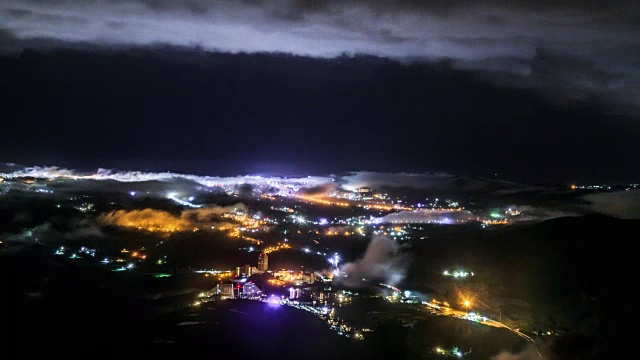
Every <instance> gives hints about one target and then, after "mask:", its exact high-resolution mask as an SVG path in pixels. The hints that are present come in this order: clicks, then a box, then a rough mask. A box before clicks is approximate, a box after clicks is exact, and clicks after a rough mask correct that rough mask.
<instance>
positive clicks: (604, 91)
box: [0, 0, 640, 106]
mask: <svg viewBox="0 0 640 360" xmlns="http://www.w3.org/2000/svg"><path fill="white" fill-rule="evenodd" d="M639 4H640V3H638V2H637V1H623V0H618V1H606V2H603V1H598V2H594V1H577V0H560V1H551V0H549V1H524V0H520V1H506V0H505V1H499V0H494V1H489V0H486V1H475V0H473V1H472V0H460V1H393V2H391V1H378V0H372V1H362V0H361V1H356V0H350V1H349V0H347V1H343V0H341V1H337V0H335V1H286V0H282V1H259V0H249V1H223V0H219V1H204V0H191V1H181V2H177V1H170V0H160V1H154V0H137V1H136V0H131V1H124V0H118V1H109V2H102V1H79V0H78V1H71V0H70V1H59V2H40V1H32V0H14V1H6V2H4V3H3V4H1V5H0V24H1V25H0V31H3V32H4V35H3V36H1V38H4V40H2V41H0V49H2V51H4V52H15V51H19V50H20V49H21V48H24V47H25V46H33V45H39V46H46V45H47V44H51V43H52V42H54V43H58V44H59V43H60V42H62V43H69V42H71V43H82V44H98V45H109V46H113V45H127V46H131V45H133V46H146V45H151V44H159V43H161V44H171V45H178V46H193V45H194V44H197V45H198V46H201V47H202V48H204V49H208V50H219V51H225V52H285V53H293V54H299V55H310V56H319V57H333V56H337V55H340V54H343V53H362V54H371V55H377V56H382V57H391V58H396V59H404V58H414V59H416V58H417V59H428V60H438V59H444V58H448V59H451V60H452V64H453V65H454V66H456V67H465V68H472V69H476V70H478V71H486V70H487V67H490V68H491V71H497V72H499V73H504V74H510V75H515V76H516V80H513V81H516V82H517V83H518V84H520V85H521V86H534V87H536V88H538V87H541V88H542V89H543V91H546V90H547V89H553V90H554V91H555V92H556V93H555V94H554V95H561V96H567V97H569V98H573V97H575V96H578V97H581V98H584V97H585V96H597V97H598V98H599V99H600V98H602V99H604V100H605V101H607V102H609V103H613V104H618V103H622V104H633V105H634V106H637V105H639V102H638V99H639V98H640V96H639V95H640V94H638V90H637V89H639V88H640V86H639V85H640V80H639V78H640V69H639V66H638V62H640V52H638V51H635V50H634V49H637V47H638V46H639V44H640V40H638V39H640V33H639V30H638V27H637V26H636V25H635V24H637V20H638V18H640V5H639ZM549 54H553V55H549ZM488 77H491V76H488ZM498 77H499V78H503V77H504V76H498Z"/></svg>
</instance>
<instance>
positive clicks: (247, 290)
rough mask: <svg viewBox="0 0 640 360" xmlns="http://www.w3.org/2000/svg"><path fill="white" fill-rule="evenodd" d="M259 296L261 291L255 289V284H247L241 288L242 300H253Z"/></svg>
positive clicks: (257, 288)
mask: <svg viewBox="0 0 640 360" xmlns="http://www.w3.org/2000/svg"><path fill="white" fill-rule="evenodd" d="M261 296H262V290H260V288H259V287H257V286H256V284H254V283H248V284H244V285H243V286H242V297H243V298H248V299H253V298H259V297H261Z"/></svg>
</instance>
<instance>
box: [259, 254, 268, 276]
mask: <svg viewBox="0 0 640 360" xmlns="http://www.w3.org/2000/svg"><path fill="white" fill-rule="evenodd" d="M258 270H259V271H261V272H267V270H269V256H267V254H265V253H262V254H260V256H259V257H258Z"/></svg>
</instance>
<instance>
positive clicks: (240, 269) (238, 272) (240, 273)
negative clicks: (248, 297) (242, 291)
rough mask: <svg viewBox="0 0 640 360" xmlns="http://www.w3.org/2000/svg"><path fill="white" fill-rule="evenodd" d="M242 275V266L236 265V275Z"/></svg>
mask: <svg viewBox="0 0 640 360" xmlns="http://www.w3.org/2000/svg"><path fill="white" fill-rule="evenodd" d="M240 276H242V267H240V266H236V277H240Z"/></svg>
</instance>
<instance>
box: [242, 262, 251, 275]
mask: <svg viewBox="0 0 640 360" xmlns="http://www.w3.org/2000/svg"><path fill="white" fill-rule="evenodd" d="M251 270H252V269H251V265H249V264H246V265H245V266H244V276H246V277H249V276H251Z"/></svg>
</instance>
